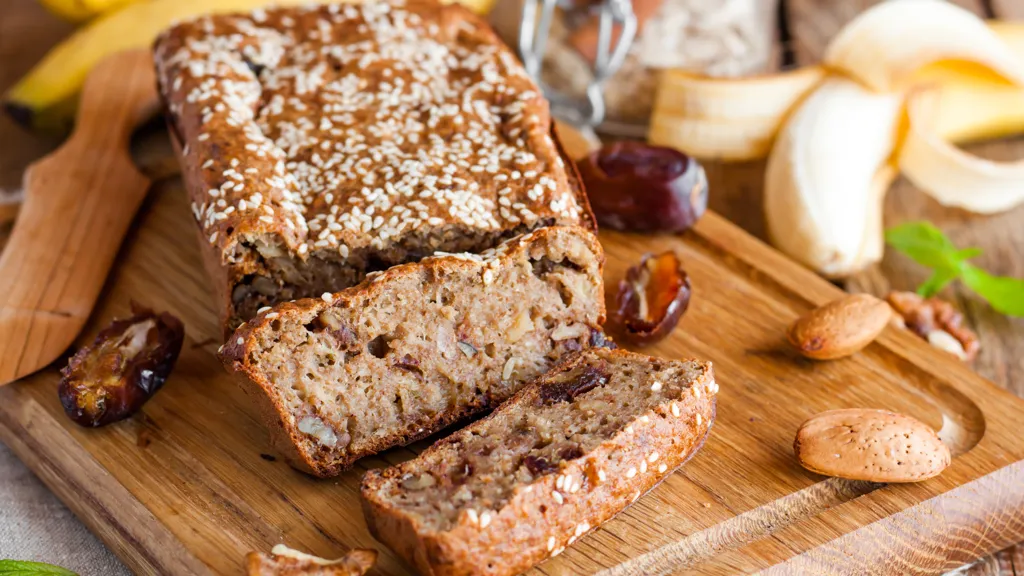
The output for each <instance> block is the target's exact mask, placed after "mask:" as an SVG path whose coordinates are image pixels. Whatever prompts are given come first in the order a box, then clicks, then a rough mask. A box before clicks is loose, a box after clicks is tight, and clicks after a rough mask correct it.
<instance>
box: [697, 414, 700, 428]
mask: <svg viewBox="0 0 1024 576" xmlns="http://www.w3.org/2000/svg"><path fill="white" fill-rule="evenodd" d="M700 421H701V418H700V414H697V426H700Z"/></svg>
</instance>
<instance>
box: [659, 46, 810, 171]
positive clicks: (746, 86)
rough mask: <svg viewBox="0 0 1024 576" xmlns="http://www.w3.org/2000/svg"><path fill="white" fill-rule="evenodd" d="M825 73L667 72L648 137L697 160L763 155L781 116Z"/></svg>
mask: <svg viewBox="0 0 1024 576" xmlns="http://www.w3.org/2000/svg"><path fill="white" fill-rule="evenodd" d="M824 74H825V71H824V69H822V68H821V67H818V66H809V67H806V68H800V69H797V70H795V71H792V72H785V73H782V74H777V75H771V76H761V77H755V78H743V79H722V78H711V77H707V76H701V75H698V74H690V73H686V72H682V71H678V70H666V71H664V72H663V73H662V75H661V78H660V80H659V82H658V92H657V94H656V95H655V101H654V109H653V112H652V114H651V123H650V128H649V130H648V134H647V139H648V140H649V141H650V142H651V143H652V144H657V145H661V146H671V147H674V148H678V149H679V150H684V151H686V153H687V154H692V155H693V156H697V157H700V158H716V159H722V160H750V159H754V158H763V157H765V156H766V155H767V154H768V151H769V150H771V145H772V142H773V141H774V139H775V134H776V133H777V132H778V130H779V128H780V127H781V125H782V121H783V119H784V118H785V117H786V115H787V114H788V113H789V111H790V110H792V108H793V106H795V105H796V103H797V102H798V101H799V99H800V97H802V96H803V95H804V94H806V93H807V92H808V91H809V90H810V89H811V88H813V87H814V86H815V85H817V84H818V82H820V81H821V79H822V77H823V76H824Z"/></svg>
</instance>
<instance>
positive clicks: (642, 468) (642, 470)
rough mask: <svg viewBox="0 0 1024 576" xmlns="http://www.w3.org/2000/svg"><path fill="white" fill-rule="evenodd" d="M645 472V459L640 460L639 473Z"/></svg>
mask: <svg viewBox="0 0 1024 576" xmlns="http://www.w3.org/2000/svg"><path fill="white" fill-rule="evenodd" d="M646 472H647V460H641V461H640V473H641V474H645V473H646Z"/></svg>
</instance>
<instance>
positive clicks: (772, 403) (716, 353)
mask: <svg viewBox="0 0 1024 576" xmlns="http://www.w3.org/2000/svg"><path fill="white" fill-rule="evenodd" d="M192 226H193V223H192V221H191V216H190V214H189V211H188V207H187V201H186V199H185V193H184V191H183V190H182V188H181V185H180V182H179V181H178V180H177V179H173V180H168V181H165V182H164V183H163V184H160V185H158V186H156V188H155V189H154V190H153V191H152V192H151V194H150V196H149V198H148V201H147V203H146V204H145V205H144V206H143V208H142V210H141V212H140V216H139V218H138V219H137V221H136V225H135V227H134V228H133V230H132V231H131V233H130V235H129V237H128V239H127V241H126V243H125V247H124V248H123V250H122V253H121V255H120V256H119V260H118V261H119V264H118V265H117V266H116V267H115V269H114V271H113V273H112V276H111V278H110V280H109V281H108V284H107V287H106V289H105V293H104V295H103V296H102V297H101V299H100V303H99V305H98V307H97V309H96V310H95V312H94V313H93V316H92V318H91V319H90V324H89V326H88V327H87V329H86V332H85V333H84V334H83V335H81V336H80V337H79V339H78V344H83V343H85V342H88V341H90V340H91V339H92V337H93V336H94V335H95V333H96V332H97V331H98V329H99V328H100V327H101V326H102V325H105V324H106V323H107V322H109V320H110V319H111V318H113V317H117V316H124V315H126V314H127V312H128V305H129V301H130V300H133V299H134V300H136V301H139V302H140V303H142V304H145V305H147V306H152V307H154V308H156V309H158V310H166V311H170V312H172V313H173V314H176V315H177V316H179V317H180V318H182V320H184V322H185V325H186V343H185V346H184V349H183V351H182V354H181V358H180V360H179V361H178V365H177V367H176V369H175V371H174V373H173V374H172V376H171V378H170V379H169V380H168V382H167V385H166V386H165V387H164V389H163V390H162V391H160V392H159V393H158V394H157V395H156V397H155V398H154V399H153V400H152V401H151V402H150V403H149V404H147V405H146V406H145V409H144V410H143V411H142V413H140V414H138V415H137V416H136V417H134V418H132V419H131V420H128V421H125V422H122V423H119V424H116V425H113V426H110V427H107V428H104V429H99V430H87V429H83V428H80V427H78V426H77V425H75V424H73V423H72V422H71V421H70V420H68V419H67V418H66V416H65V415H64V413H63V411H62V409H61V407H60V404H59V402H58V400H57V394H56V387H57V381H58V378H59V375H58V373H57V369H56V367H53V368H50V369H48V370H46V371H44V372H42V373H39V374H36V375H35V376H33V377H31V378H29V379H27V380H25V381H22V382H19V383H16V384H12V385H10V386H7V387H5V388H3V389H0V440H2V441H3V442H4V443H6V444H7V445H8V446H10V447H11V449H13V450H14V451H15V452H16V453H17V454H18V456H19V457H20V458H21V459H22V460H24V461H25V462H26V463H27V464H28V466H29V467H31V468H32V469H33V470H34V471H35V473H36V474H37V475H38V476H39V477H40V478H41V479H42V480H43V481H44V482H45V483H46V484H47V485H48V486H49V487H50V488H51V489H53V490H54V492H56V493H57V494H58V495H59V496H60V497H61V498H62V499H63V500H64V502H66V503H67V504H68V506H70V507H71V509H72V510H74V511H75V513H76V514H77V515H78V516H79V517H80V518H81V519H82V520H83V521H84V522H85V523H86V524H87V525H88V526H89V527H90V528H91V529H92V530H93V531H94V532H96V534H97V535H98V536H99V537H100V538H101V539H102V540H103V541H104V542H105V543H106V544H107V545H109V546H110V547H111V548H112V549H113V550H114V551H115V552H116V553H117V554H118V555H119V556H120V557H121V558H122V559H123V560H124V561H125V562H126V563H127V564H128V565H129V566H130V567H131V568H133V569H134V570H135V571H137V572H138V573H140V574H158V573H159V574H164V573H166V574H207V573H217V574H238V573H240V572H241V562H242V557H243V555H244V554H245V553H246V552H248V551H250V550H268V549H269V548H270V547H272V546H273V545H275V544H278V543H281V542H284V543H286V544H288V545H289V546H292V547H294V548H298V549H302V550H305V551H309V552H313V553H316V554H319V555H323V556H327V557H332V556H336V555H339V554H340V553H342V552H343V551H345V550H346V549H348V548H350V547H372V548H377V549H378V550H380V551H381V553H382V554H381V557H380V561H379V563H378V566H377V569H376V573H377V574H405V573H407V570H408V569H407V568H406V567H405V566H404V565H403V564H402V563H401V562H400V561H399V560H398V559H397V558H396V557H395V556H394V555H392V554H391V553H390V552H388V551H387V550H386V549H385V548H384V547H383V546H381V545H380V544H378V543H377V542H376V541H374V540H373V538H372V537H371V536H370V535H369V534H368V533H367V531H366V525H365V523H364V521H363V518H362V513H361V511H360V506H359V501H358V484H359V479H360V477H361V476H362V473H363V472H364V470H365V469H367V468H371V467H380V466H384V465H386V464H388V463H394V462H398V461H400V460H403V459H406V458H409V457H410V456H412V454H413V453H415V452H418V451H420V450H422V449H423V448H424V446H425V445H426V444H425V443H422V442H421V443H418V444H415V445H413V446H411V447H410V448H408V449H395V450H392V451H389V452H387V453H384V454H382V455H380V456H379V457H374V458H368V459H365V460H363V461H361V462H360V463H359V464H358V466H357V468H356V469H355V470H353V471H350V472H349V473H348V474H345V475H343V476H341V477H339V478H337V479H335V480H328V481H318V480H314V479H312V478H309V477H306V476H304V475H302V474H300V473H297V472H295V471H293V470H292V469H290V468H289V467H288V466H287V465H286V464H284V463H283V462H282V461H280V460H278V459H276V458H275V457H274V455H273V453H272V451H271V449H270V447H269V445H268V443H267V439H266V436H265V434H264V430H263V429H262V428H261V426H260V425H259V424H258V422H257V420H256V417H255V413H254V412H253V410H252V409H251V408H250V407H249V406H248V404H246V401H245V398H244V397H243V395H242V394H241V392H240V391H239V390H238V389H237V388H236V385H235V384H234V383H233V382H232V381H231V380H230V379H229V378H228V376H227V374H226V373H225V372H224V371H223V369H222V368H221V366H220V363H219V362H218V361H217V359H216V358H215V357H214V354H215V352H216V349H217V347H218V345H219V343H220V342H219V340H218V338H217V333H218V328H217V321H216V314H215V313H214V309H213V302H212V297H211V295H210V291H209V289H208V286H207V281H206V278H205V276H204V273H203V271H202V268H201V265H200V260H199V253H198V247H197V246H196V245H195V242H194V240H193V236H194V233H193V230H192ZM601 240H602V243H603V244H604V246H605V249H606V251H607V256H608V264H607V272H606V281H607V283H608V285H609V286H612V287H614V286H616V285H617V282H618V280H619V278H621V276H622V275H623V272H624V270H625V268H626V267H627V266H628V265H630V264H632V263H634V262H636V261H637V260H638V259H639V258H640V256H641V254H643V253H644V252H647V251H661V250H666V249H674V250H676V251H678V253H679V254H680V255H681V256H682V259H683V261H684V263H685V265H686V268H687V270H688V272H689V274H690V276H691V279H692V282H693V292H694V295H693V299H692V301H691V304H690V309H689V311H688V312H687V313H686V315H685V316H684V317H683V320H682V322H681V323H680V325H679V327H678V329H677V330H676V331H675V332H674V333H673V334H672V336H671V337H670V338H668V339H666V340H664V341H663V342H661V343H660V344H658V345H656V346H654V347H652V348H650V349H649V351H650V352H651V353H653V354H656V355H660V356H664V357H668V358H681V357H688V356H697V357H701V358H707V359H710V360H712V361H713V362H714V365H715V370H716V372H717V377H718V382H719V383H720V385H721V393H720V396H719V404H718V420H717V422H716V423H715V425H714V428H713V429H712V432H711V437H710V439H709V440H708V442H707V444H706V445H705V447H704V448H703V450H702V451H701V452H700V453H699V454H698V455H697V456H696V457H695V458H694V459H693V460H691V461H690V462H689V463H688V464H687V465H686V466H684V467H683V468H682V469H680V470H679V471H678V472H676V473H675V474H674V475H672V476H671V477H669V478H668V479H667V480H666V481H665V482H664V483H663V484H661V485H660V486H659V487H658V488H656V489H655V490H654V491H652V492H651V493H650V494H649V495H647V496H645V497H644V498H641V499H640V500H639V501H638V502H637V503H636V504H635V505H633V506H632V507H630V508H629V509H628V510H627V511H625V512H624V513H623V514H621V515H620V516H619V517H618V518H616V519H614V520H613V521H611V522H608V523H607V524H605V525H604V526H603V527H602V528H601V529H600V530H597V531H596V532H595V533H593V534H591V535H589V536H587V537H585V538H583V539H582V540H581V541H580V542H579V543H577V544H576V545H574V546H573V547H571V548H570V549H568V550H566V552H565V553H564V554H562V555H560V556H558V557H557V558H555V559H553V560H550V561H548V562H546V563H544V564H542V565H540V566H539V567H538V568H537V569H536V570H534V571H533V572H532V573H533V574H552V575H554V574H592V573H595V572H598V571H600V570H602V569H610V571H609V573H610V574H638V575H639V574H643V575H648V574H660V573H669V572H672V573H677V572H678V573H685V572H687V571H691V572H694V573H696V572H699V573H703V574H732V573H737V572H753V571H757V570H768V571H769V572H779V573H838V572H846V573H864V572H866V571H869V570H870V571H878V572H885V573H891V574H909V573H934V572H937V571H940V570H943V569H948V568H952V567H955V566H958V565H961V564H963V563H965V562H968V561H971V560H973V559H975V558H977V557H978V556H981V555H984V554H986V553H988V552H991V551H994V550H997V549H1000V548H1002V547H1005V546H1006V545H1008V544H1011V543H1013V542H1016V541H1018V540H1020V539H1021V538H1024V514H1022V511H1024V462H1022V459H1024V441H1022V439H1021V435H1020V432H1019V427H1020V423H1021V422H1024V401H1022V400H1020V399H1018V398H1016V397H1014V396H1012V395H1011V394H1009V393H1007V392H1005V391H1003V390H1001V389H999V388H997V387H995V386H994V385H992V384H990V383H988V382H986V381H984V380H982V379H981V378H979V377H978V376H976V375H975V374H973V373H972V372H971V371H970V369H969V368H967V367H965V366H963V365H961V364H960V363H959V362H958V361H957V360H955V359H953V357H952V356H947V355H945V354H943V353H941V352H938V351H936V350H934V349H932V348H931V347H929V346H928V345H927V344H925V343H924V342H923V341H920V340H918V339H917V338H916V337H914V336H913V335H911V334H910V333H908V332H905V331H900V330H897V329H892V328H890V329H887V331H886V332H885V333H884V334H883V336H882V337H881V338H880V340H879V341H878V342H877V343H875V344H873V345H871V346H870V347H869V348H867V350H866V351H864V352H862V353H860V354H857V355H856V356H854V357H852V358H849V359H845V360H840V361H835V362H829V363H816V362H812V361H808V360H804V359H802V358H800V357H797V356H795V355H794V354H792V353H791V352H789V351H788V350H787V348H786V345H785V342H784V336H783V332H784V329H785V327H786V325H787V324H788V323H789V322H791V321H792V320H793V319H794V318H795V317H796V316H798V315H799V314H801V313H802V312H804V311H806V310H807V309H809V308H811V307H813V306H815V305H818V304H821V303H823V302H826V301H828V300H830V299H832V298H835V297H836V296H838V295H840V294H841V292H840V290H839V289H838V288H836V287H834V286H832V285H831V284H829V283H828V282H826V281H824V280H822V279H820V278H818V277H817V276H815V275H814V274H812V273H810V272H808V271H806V270H804V269H802V268H801V267H799V266H797V265H796V264H794V263H792V262H790V261H789V260H787V259H786V258H785V257H783V256H781V255H779V254H778V253H776V252H775V251H773V250H772V249H770V248H768V247H767V246H765V245H763V244H761V243H760V242H759V241H757V240H755V239H754V238H752V237H751V236H749V235H747V234H746V233H744V232H742V231H740V230H739V229H738V228H736V227H735V226H733V225H731V224H729V223H728V222H726V221H725V220H723V219H722V218H720V217H719V216H717V215H716V214H713V213H709V214H707V215H706V216H705V217H704V218H703V219H702V220H701V221H700V223H699V225H698V226H697V227H696V228H695V229H694V230H692V231H690V232H688V233H686V234H684V235H682V236H678V237H673V236H638V235H627V234H616V233H602V234H601ZM844 407H872V408H886V409H890V410H896V411H899V412H904V413H907V414H911V415H913V416H916V417H917V418H920V419H921V420H923V421H925V422H927V423H928V424H930V425H932V426H934V427H935V428H941V435H942V436H943V438H944V440H945V441H946V442H947V443H949V445H950V446H951V447H952V449H953V453H954V455H955V457H954V460H953V464H952V466H951V467H950V468H949V469H948V470H947V471H946V472H945V473H944V474H943V475H942V476H940V477H939V478H936V479H933V480H929V481H927V482H923V483H920V484H913V485H891V486H882V485H873V484H869V483H863V482H848V481H840V480H834V479H833V480H829V479H826V478H824V477H821V476H818V475H816V474H812V473H810V472H807V471H805V470H803V469H802V468H800V467H799V466H798V464H797V462H796V461H795V459H794V457H793V451H792V446H791V445H792V440H793V435H794V433H795V431H796V428H797V426H798V425H799V424H800V423H801V422H802V421H803V420H804V419H806V418H807V417H809V416H810V415H812V414H814V413H817V412H820V411H822V410H828V409H833V408H844Z"/></svg>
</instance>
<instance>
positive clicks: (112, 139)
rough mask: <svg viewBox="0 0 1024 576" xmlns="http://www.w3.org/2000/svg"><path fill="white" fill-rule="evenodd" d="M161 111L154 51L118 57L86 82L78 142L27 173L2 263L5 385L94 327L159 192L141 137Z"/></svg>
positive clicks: (1, 380)
mask: <svg viewBox="0 0 1024 576" xmlns="http://www.w3.org/2000/svg"><path fill="white" fill-rule="evenodd" d="M158 106H159V101H158V99H157V95H156V80H155V78H154V73H153V62H152V58H151V57H150V55H149V52H148V51H145V50H139V51H131V52H121V53H118V54H115V55H113V56H110V57H109V58H107V59H105V60H104V61H103V62H101V63H100V64H98V65H97V66H96V67H95V68H94V69H93V71H92V72H90V74H89V77H88V79H87V80H86V83H85V86H84V88H83V92H82V99H81V102H80V104H79V110H78V120H77V122H76V125H75V130H74V132H73V133H72V134H71V137H70V138H69V139H68V141H67V142H65V143H64V145H63V146H61V147H60V149H58V150H57V151H56V152H54V153H53V154H50V155H49V156H47V157H46V158H43V159H42V160H39V161H38V162H36V163H34V164H32V166H30V167H29V169H28V170H27V171H26V173H25V201H24V204H23V205H22V207H21V211H20V212H19V214H18V219H17V221H16V222H15V224H14V229H13V231H12V233H11V238H10V240H9V241H8V243H7V246H6V248H4V251H3V254H2V255H0V386H2V385H4V384H8V383H10V382H13V381H14V380H17V379H18V378H21V377H22V376H26V375H28V374H31V373H32V372H35V371H36V370H39V369H40V368H42V367H44V366H46V365H47V364H49V363H50V362H53V361H54V360H55V359H56V358H57V357H59V356H60V355H61V353H63V352H64V351H65V350H66V349H67V348H68V346H70V345H71V342H72V341H73V340H74V339H75V337H76V336H77V335H78V333H79V331H81V329H82V326H83V325H84V324H85V321H86V319H88V317H89V314H90V312H91V311H92V308H93V305H94V304H95V303H96V298H97V297H98V296H99V293H100V290H101V289H102V288H103V282H104V280H106V278H107V273H108V272H109V271H110V267H111V265H112V264H113V262H114V257H115V256H116V255H117V250H118V247H119V246H120V245H121V240H122V239H123V238H124V235H125V232H126V231H127V230H128V226H129V224H130V223H131V221H132V217H133V216H134V215H135V212H136V210H138V208H139V204H140V203H141V202H142V199H143V197H145V195H146V190H147V189H148V188H149V184H150V182H149V179H147V178H146V177H145V176H144V175H143V174H142V173H141V172H139V171H138V170H137V169H136V168H135V166H134V165H133V164H132V161H131V157H130V155H129V142H130V138H131V133H132V129H133V128H134V127H135V126H136V125H137V124H139V123H140V122H142V121H143V120H145V119H146V118H148V117H149V116H151V115H152V114H153V113H155V112H156V110H157V108H158Z"/></svg>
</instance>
